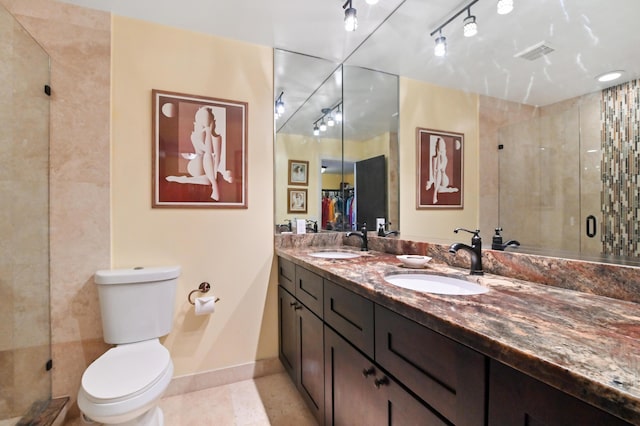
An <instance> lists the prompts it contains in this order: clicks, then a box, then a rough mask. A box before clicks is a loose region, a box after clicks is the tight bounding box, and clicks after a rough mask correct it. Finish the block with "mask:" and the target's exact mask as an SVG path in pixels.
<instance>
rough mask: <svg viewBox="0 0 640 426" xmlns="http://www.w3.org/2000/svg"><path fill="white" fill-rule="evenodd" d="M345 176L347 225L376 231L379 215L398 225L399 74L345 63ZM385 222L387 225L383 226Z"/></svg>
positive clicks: (395, 227) (390, 224) (394, 225)
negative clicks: (350, 199)
mask: <svg viewBox="0 0 640 426" xmlns="http://www.w3.org/2000/svg"><path fill="white" fill-rule="evenodd" d="M343 86H344V87H343V90H344V113H345V117H346V118H345V121H344V143H343V149H344V160H345V165H346V164H349V163H353V168H351V169H348V168H347V167H346V166H345V171H344V174H345V176H347V175H350V176H353V183H354V186H355V193H356V206H355V208H352V209H351V211H350V212H348V213H350V214H351V220H350V223H351V224H355V225H356V226H357V228H358V229H360V228H361V227H362V226H364V224H366V225H367V229H368V230H370V231H376V230H377V226H376V223H377V221H378V220H382V221H384V223H385V230H387V229H388V226H392V227H393V229H396V230H397V229H398V228H397V227H398V225H399V223H398V221H399V218H398V216H399V206H398V170H397V168H398V77H397V76H395V75H391V74H386V73H382V72H377V71H372V70H368V69H364V68H359V67H353V66H345V67H344V69H343ZM386 224H389V225H386Z"/></svg>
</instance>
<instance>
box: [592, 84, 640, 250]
mask: <svg viewBox="0 0 640 426" xmlns="http://www.w3.org/2000/svg"><path fill="white" fill-rule="evenodd" d="M601 124H602V139H601V141H602V153H603V154H602V164H601V172H602V185H603V186H602V213H603V223H602V235H603V252H604V254H607V255H609V254H610V255H616V256H630V257H637V256H640V224H639V223H638V218H639V217H640V215H639V213H640V212H639V211H638V209H639V208H640V191H639V190H638V184H639V182H640V80H633V81H630V82H627V83H624V84H620V85H617V86H614V87H610V88H608V89H605V90H603V91H602V101H601Z"/></svg>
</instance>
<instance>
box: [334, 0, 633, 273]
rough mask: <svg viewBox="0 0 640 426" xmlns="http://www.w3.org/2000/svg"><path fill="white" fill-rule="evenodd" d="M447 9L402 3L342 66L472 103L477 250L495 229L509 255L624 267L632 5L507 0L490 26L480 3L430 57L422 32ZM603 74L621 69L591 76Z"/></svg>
mask: <svg viewBox="0 0 640 426" xmlns="http://www.w3.org/2000/svg"><path fill="white" fill-rule="evenodd" d="M463 3H467V4H468V3H470V2H463ZM459 8H460V5H458V6H455V7H452V5H451V3H450V2H446V1H429V2H424V1H421V0H406V1H405V2H403V3H402V5H401V6H400V7H399V8H398V9H397V10H396V11H394V13H393V14H392V15H391V16H390V17H389V18H388V19H387V20H386V21H385V23H384V24H383V25H381V26H380V27H379V28H378V29H377V30H376V32H375V33H374V34H373V35H372V36H371V37H369V38H368V39H367V40H366V42H365V43H363V44H362V45H361V46H360V47H359V48H358V49H357V51H356V52H354V53H353V54H352V55H351V56H350V57H349V59H348V60H347V61H346V62H345V64H346V65H357V66H361V67H365V68H370V69H377V70H382V71H386V72H390V73H393V74H398V75H400V76H403V77H407V78H410V79H413V80H416V81H420V82H427V83H430V84H434V85H437V86H439V87H447V88H451V89H457V90H462V91H464V92H467V93H470V94H477V95H478V117H479V118H478V125H479V140H480V159H479V176H478V178H479V182H480V185H479V193H478V195H479V199H480V210H479V212H478V218H479V219H478V226H479V227H480V229H482V231H483V236H485V241H487V240H489V238H488V237H489V236H490V235H491V234H492V233H493V229H494V228H496V227H502V228H503V229H504V231H503V235H504V237H505V238H506V239H511V238H516V239H518V240H519V241H520V242H521V243H522V246H521V248H519V249H518V250H520V251H530V252H535V253H538V254H546V255H559V256H563V257H580V258H588V259H592V260H596V259H597V260H601V261H607V262H609V261H616V262H622V261H625V262H628V261H629V260H630V259H632V260H635V261H636V262H637V261H638V259H639V258H640V230H638V229H636V228H637V226H636V225H635V224H637V222H638V219H639V218H638V212H637V210H638V207H637V206H638V205H640V200H639V199H638V198H640V190H639V189H638V183H637V182H638V180H640V171H639V170H640V167H639V166H638V165H637V160H636V159H637V158H638V156H640V152H638V150H637V141H638V140H639V138H640V135H639V133H638V132H639V131H638V130H637V129H639V128H640V124H639V122H640V116H638V112H637V111H638V109H637V105H638V96H639V95H638V84H639V83H638V81H639V80H638V78H639V77H640V56H639V55H637V53H636V51H637V46H638V43H640V33H639V32H638V31H635V30H634V28H635V26H636V25H635V21H636V19H637V18H636V17H637V16H638V14H639V13H640V2H638V1H636V0H620V1H618V2H615V5H613V6H612V4H611V3H607V2H602V1H599V0H563V1H555V0H553V1H552V0H540V1H536V2H515V3H514V10H513V11H512V12H511V13H510V14H508V15H498V14H496V10H495V2H491V1H479V2H476V3H475V4H474V5H473V15H475V16H476V18H477V20H478V35H477V36H476V37H473V38H468V39H467V38H465V37H464V36H463V34H462V22H458V21H455V22H452V23H451V24H450V25H449V26H447V28H445V31H444V33H445V35H446V37H447V50H448V52H447V56H445V57H444V58H438V57H435V56H434V55H433V46H434V40H433V38H432V37H429V31H425V28H426V29H427V30H433V29H435V28H437V27H438V26H439V25H440V24H442V23H443V22H444V21H445V20H446V19H447V17H449V16H451V14H452V13H453V12H455V10H458V9H459ZM611 70H623V71H624V72H623V74H622V76H621V78H620V79H618V80H614V81H609V82H602V81H598V80H597V79H596V77H597V76H599V75H601V74H603V73H605V72H607V71H611ZM408 96H410V95H408ZM403 104H404V102H403ZM634 105H635V106H634ZM407 112H409V113H410V112H411V111H407ZM401 113H403V114H404V113H405V111H401ZM462 119H465V120H467V119H468V120H472V119H474V118H473V117H463V118H462ZM406 138H407V135H404V136H403V140H402V144H403V145H404V144H406V143H407V140H408V139H406ZM498 146H502V148H503V149H500V150H499V149H498V148H497V147H498ZM407 184H409V183H407ZM403 207H405V208H410V207H411V205H410V204H408V203H406V202H404V201H403ZM425 214H427V213H425ZM424 237H425V238H426V239H429V237H430V236H429V235H424ZM431 237H432V236H431Z"/></svg>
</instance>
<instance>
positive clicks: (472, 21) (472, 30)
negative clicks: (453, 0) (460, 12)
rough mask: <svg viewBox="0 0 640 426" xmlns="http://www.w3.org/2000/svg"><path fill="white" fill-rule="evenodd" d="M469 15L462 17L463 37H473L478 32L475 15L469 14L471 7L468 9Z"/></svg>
mask: <svg viewBox="0 0 640 426" xmlns="http://www.w3.org/2000/svg"><path fill="white" fill-rule="evenodd" d="M468 11H469V16H467V17H466V18H464V27H463V33H464V36H465V37H473V36H474V35H476V34H478V24H477V23H476V17H475V16H473V15H472V14H471V9H468Z"/></svg>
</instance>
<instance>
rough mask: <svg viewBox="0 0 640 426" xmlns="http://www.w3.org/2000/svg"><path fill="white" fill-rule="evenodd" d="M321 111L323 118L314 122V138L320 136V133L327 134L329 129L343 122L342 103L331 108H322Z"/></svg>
mask: <svg viewBox="0 0 640 426" xmlns="http://www.w3.org/2000/svg"><path fill="white" fill-rule="evenodd" d="M321 111H322V116H321V117H320V118H318V119H317V120H316V121H314V122H313V135H314V136H318V135H319V134H320V132H326V131H327V127H333V126H335V125H336V123H340V122H342V102H339V103H338V104H337V105H334V106H332V107H331V108H322V110H321ZM325 119H326V121H325Z"/></svg>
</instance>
